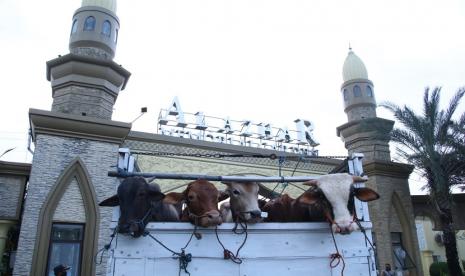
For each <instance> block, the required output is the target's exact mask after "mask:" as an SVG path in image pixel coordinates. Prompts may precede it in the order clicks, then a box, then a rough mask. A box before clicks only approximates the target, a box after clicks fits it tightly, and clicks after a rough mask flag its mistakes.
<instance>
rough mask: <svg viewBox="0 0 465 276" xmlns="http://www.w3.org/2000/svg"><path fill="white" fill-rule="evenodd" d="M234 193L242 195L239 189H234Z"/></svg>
mask: <svg viewBox="0 0 465 276" xmlns="http://www.w3.org/2000/svg"><path fill="white" fill-rule="evenodd" d="M233 194H234V195H240V194H241V192H239V191H238V190H234V191H233Z"/></svg>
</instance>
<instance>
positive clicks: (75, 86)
mask: <svg viewBox="0 0 465 276" xmlns="http://www.w3.org/2000/svg"><path fill="white" fill-rule="evenodd" d="M119 28H120V26H119V19H118V17H117V16H116V0H83V1H82V6H81V7H80V8H79V9H77V10H76V11H75V12H74V16H73V20H72V25H71V31H70V39H69V51H70V53H69V54H67V55H65V56H59V57H58V58H56V59H53V60H50V61H48V62H47V79H48V80H49V81H51V85H52V96H53V104H52V111H53V112H61V113H67V114H73V115H79V116H89V117H96V118H101V119H108V120H110V119H111V115H112V113H113V106H114V104H115V101H116V98H117V97H118V93H119V91H120V90H123V89H124V88H125V86H126V83H127V81H128V78H129V76H130V73H129V72H128V71H127V70H126V69H124V68H123V67H122V66H121V65H119V64H117V63H115V62H114V61H113V57H114V56H115V51H116V45H117V42H118V31H119Z"/></svg>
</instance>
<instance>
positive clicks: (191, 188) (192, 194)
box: [163, 180, 226, 227]
mask: <svg viewBox="0 0 465 276" xmlns="http://www.w3.org/2000/svg"><path fill="white" fill-rule="evenodd" d="M224 199H226V195H225V194H223V193H220V192H219V191H218V189H217V188H216V187H215V185H213V184H212V183H210V182H208V181H206V180H196V181H193V182H191V183H189V184H188V185H187V188H186V189H185V190H184V191H183V192H182V193H176V192H171V193H168V194H166V197H165V198H164V199H163V201H164V202H166V203H171V204H178V203H180V202H184V203H185V204H186V208H184V210H183V212H182V215H181V221H190V222H191V223H193V224H195V225H198V226H202V227H208V226H216V225H219V224H221V223H222V222H223V221H222V219H221V216H220V211H219V210H218V201H219V200H220V201H221V200H224Z"/></svg>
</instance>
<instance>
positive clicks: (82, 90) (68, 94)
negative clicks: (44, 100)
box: [52, 85, 116, 119]
mask: <svg viewBox="0 0 465 276" xmlns="http://www.w3.org/2000/svg"><path fill="white" fill-rule="evenodd" d="M115 100H116V96H115V95H112V94H111V93H108V92H107V91H105V90H103V89H97V88H89V87H81V86H76V85H71V86H67V87H64V88H59V89H57V90H56V91H54V92H53V104H52V111H54V112H61V113H67V114H74V115H78V116H82V115H83V113H85V116H89V117H96V118H102V119H111V115H112V114H113V105H114V104H115Z"/></svg>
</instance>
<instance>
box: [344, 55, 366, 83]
mask: <svg viewBox="0 0 465 276" xmlns="http://www.w3.org/2000/svg"><path fill="white" fill-rule="evenodd" d="M342 78H343V79H344V82H346V81H349V80H354V79H368V73H367V69H366V67H365V64H363V61H362V60H361V59H360V58H359V57H358V56H357V55H356V54H354V52H353V51H352V50H350V51H349V54H348V55H347V57H346V60H345V61H344V66H343V67H342Z"/></svg>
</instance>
